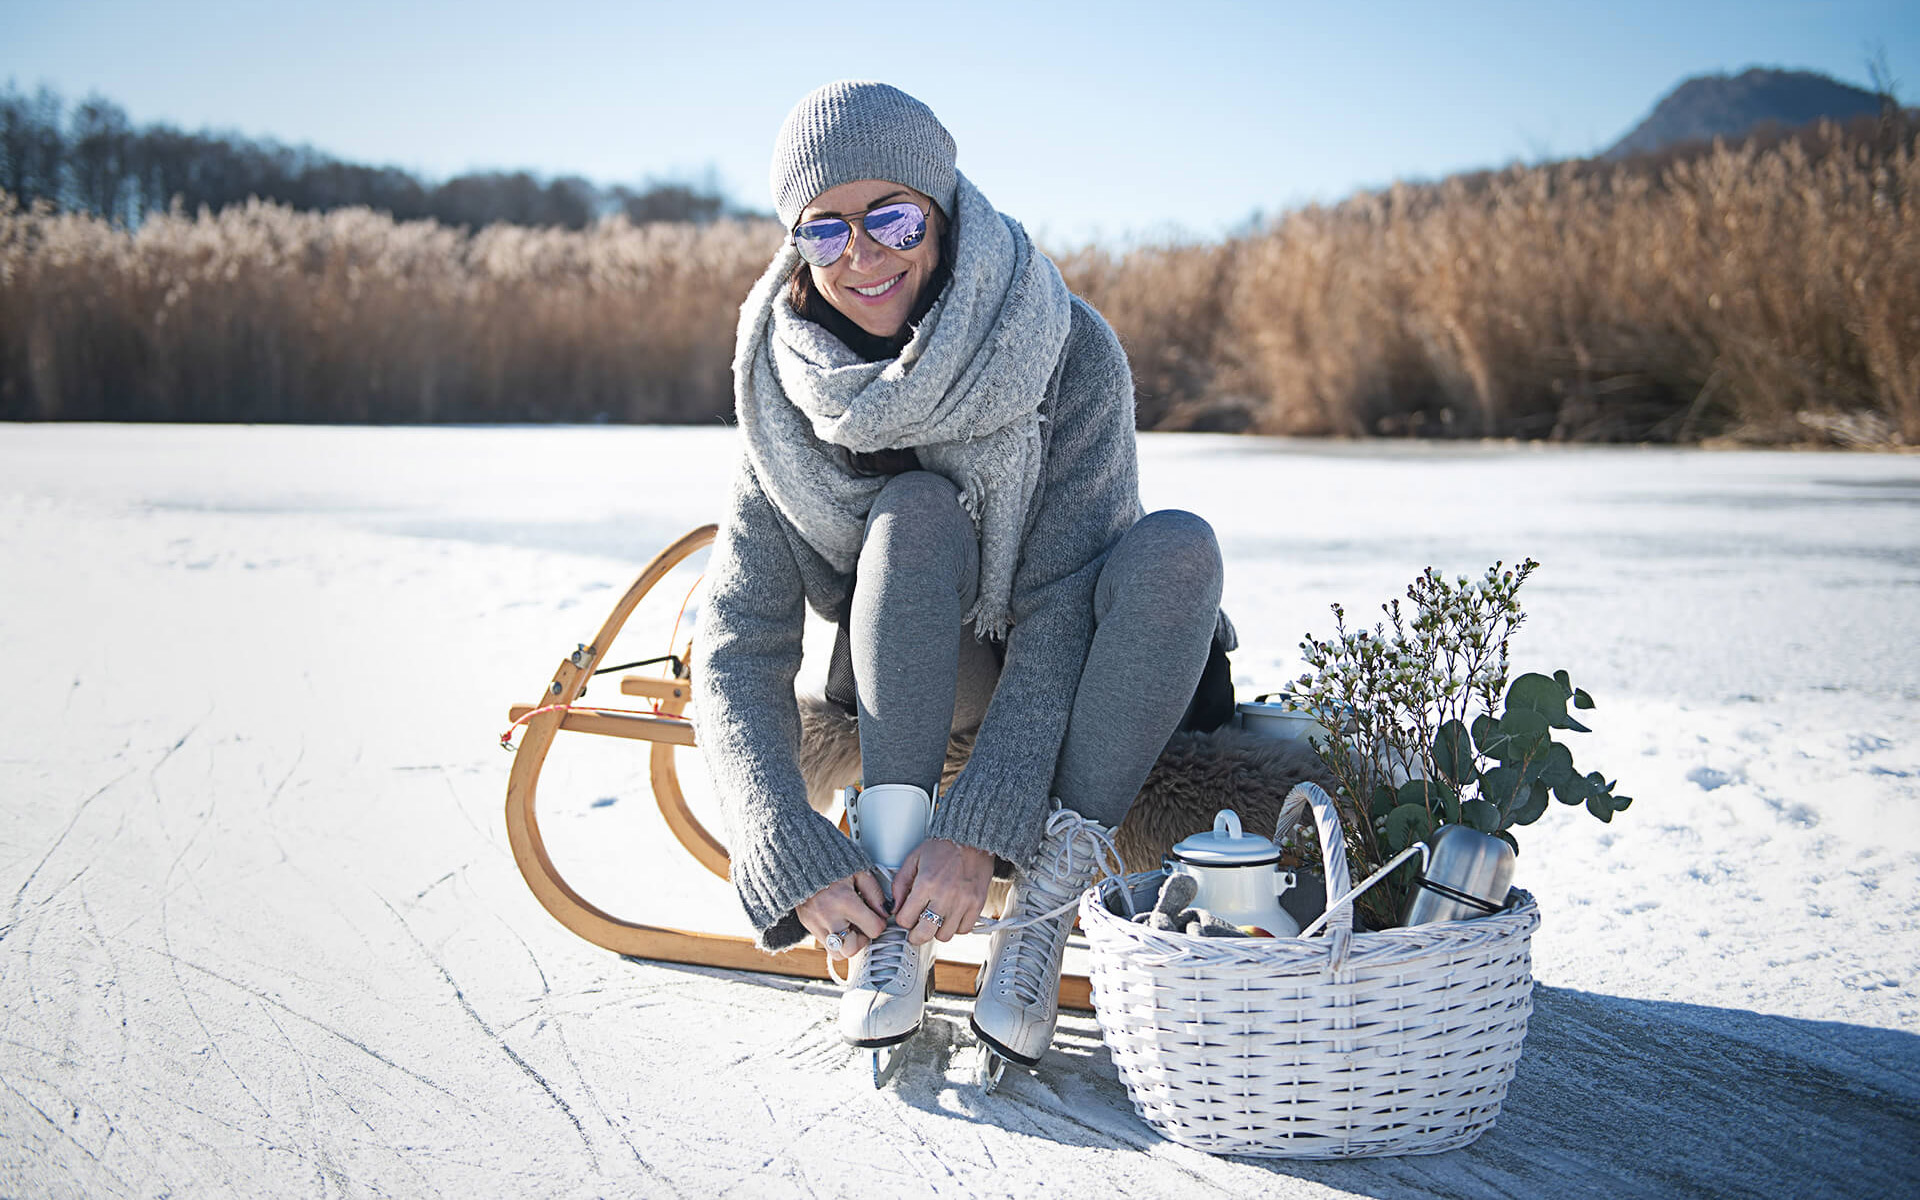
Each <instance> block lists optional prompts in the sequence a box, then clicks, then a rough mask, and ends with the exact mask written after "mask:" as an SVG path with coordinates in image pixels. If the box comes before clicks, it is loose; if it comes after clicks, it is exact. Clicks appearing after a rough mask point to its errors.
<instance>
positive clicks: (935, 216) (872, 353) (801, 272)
mask: <svg viewBox="0 0 1920 1200" xmlns="http://www.w3.org/2000/svg"><path fill="white" fill-rule="evenodd" d="M927 219H928V220H929V221H931V222H933V225H934V228H935V229H936V230H937V231H938V236H939V239H940V263H939V265H938V266H936V267H934V269H933V274H932V275H930V276H929V277H928V278H927V283H926V286H925V287H923V288H921V289H920V295H919V296H918V297H917V298H916V299H915V300H914V303H913V311H912V312H910V313H908V314H907V319H906V322H905V323H904V324H903V325H902V326H901V327H900V332H898V333H896V334H895V335H894V336H892V337H890V338H883V337H877V336H875V335H874V334H871V333H868V332H867V331H866V330H864V329H862V328H860V326H858V325H856V324H854V322H853V318H852V317H849V316H848V315H847V314H845V313H843V312H841V311H840V310H839V309H837V308H835V307H834V306H833V304H832V303H831V302H830V301H828V299H827V298H826V297H825V296H822V295H821V294H820V290H819V289H818V288H816V287H814V286H813V271H812V270H811V269H810V268H809V267H808V266H807V264H806V263H804V262H803V263H801V264H800V265H799V266H798V267H797V268H795V269H794V272H793V275H792V276H791V277H790V278H789V279H788V280H787V302H788V303H789V304H791V305H793V311H794V312H797V313H799V314H800V315H801V316H803V317H805V318H806V319H807V320H809V321H812V322H813V323H814V324H815V325H818V326H820V327H821V328H823V329H825V330H826V331H827V332H828V333H831V334H832V335H833V336H835V337H837V338H839V339H840V340H841V341H842V342H844V343H846V346H847V348H848V349H849V350H852V351H853V352H854V353H855V354H858V355H859V356H860V357H861V358H864V359H866V360H867V361H868V362H879V361H880V360H881V359H886V358H894V357H896V356H897V355H899V353H900V351H901V349H902V348H904V347H905V346H906V344H907V341H908V339H910V338H911V337H912V336H913V326H914V324H915V323H916V322H918V321H919V320H920V319H921V318H922V317H924V316H926V315H927V310H929V309H931V308H932V307H933V302H934V301H935V300H938V299H939V298H940V293H941V292H943V291H945V290H946V288H947V281H948V280H949V279H951V278H953V248H954V233H953V222H951V221H949V220H947V218H946V214H944V213H942V212H941V211H940V206H939V205H937V204H936V205H934V206H933V211H932V212H931V213H929V214H928V217H927Z"/></svg>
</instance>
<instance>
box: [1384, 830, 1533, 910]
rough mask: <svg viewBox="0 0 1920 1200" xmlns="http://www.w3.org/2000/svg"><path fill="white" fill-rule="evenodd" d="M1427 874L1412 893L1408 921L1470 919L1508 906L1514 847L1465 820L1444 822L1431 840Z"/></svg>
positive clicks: (1408, 907)
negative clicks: (1473, 827) (1456, 822)
mask: <svg viewBox="0 0 1920 1200" xmlns="http://www.w3.org/2000/svg"><path fill="white" fill-rule="evenodd" d="M1429 846H1430V848H1431V850H1432V853H1431V854H1430V855H1428V858H1427V869H1426V873H1425V874H1423V875H1421V876H1420V881H1419V882H1418V883H1417V884H1415V885H1414V889H1413V894H1412V895H1411V896H1409V897H1408V898H1407V915H1406V920H1404V921H1402V922H1401V924H1403V925H1428V924H1431V923H1433V922H1435V921H1465V920H1469V919H1471V918H1473V917H1484V916H1488V915H1489V914H1492V913H1497V912H1499V911H1500V910H1501V909H1502V908H1504V907H1506V903H1507V889H1508V887H1509V886H1511V885H1512V883H1513V847H1512V846H1509V845H1507V844H1506V842H1504V841H1502V840H1501V839H1499V838H1497V837H1494V836H1493V835H1492V834H1487V833H1481V832H1480V831H1479V830H1477V829H1470V828H1468V827H1467V826H1465V825H1442V826H1441V827H1440V830H1439V832H1438V833H1435V834H1434V835H1433V840H1432V842H1430V843H1429Z"/></svg>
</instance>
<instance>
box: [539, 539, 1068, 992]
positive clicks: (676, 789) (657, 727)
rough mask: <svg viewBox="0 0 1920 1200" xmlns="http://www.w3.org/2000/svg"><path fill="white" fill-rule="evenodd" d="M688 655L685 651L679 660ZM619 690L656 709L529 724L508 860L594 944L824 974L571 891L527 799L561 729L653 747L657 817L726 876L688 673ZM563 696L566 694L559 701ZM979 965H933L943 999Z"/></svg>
mask: <svg viewBox="0 0 1920 1200" xmlns="http://www.w3.org/2000/svg"><path fill="white" fill-rule="evenodd" d="M716 532H717V528H716V527H715V526H713V525H703V526H701V527H700V528H698V529H696V530H694V531H693V532H691V533H688V534H686V535H685V536H683V537H681V538H680V539H678V540H677V541H675V542H674V543H673V544H672V545H670V546H668V547H667V548H666V549H665V550H662V551H661V552H660V553H659V555H657V556H656V557H655V558H654V560H653V561H652V562H650V563H648V564H647V566H646V568H645V569H643V570H642V571H641V572H640V576H639V578H637V579H636V580H634V582H633V586H632V587H630V588H628V589H627V591H626V594H625V595H623V596H622V597H621V598H620V601H619V603H618V604H616V605H614V609H613V612H612V613H611V614H610V615H609V616H608V617H607V620H606V623H605V624H604V625H602V626H601V628H600V632H599V633H598V634H597V635H596V636H595V637H594V640H593V641H592V642H591V643H589V644H587V645H585V646H582V647H581V649H580V650H579V651H577V652H576V653H574V654H573V655H571V656H569V657H568V658H565V659H563V660H561V663H560V666H559V667H558V669H556V670H555V671H554V675H553V680H552V682H551V683H550V684H549V685H548V688H547V690H546V692H544V693H542V701H541V704H537V705H536V704H518V705H514V706H513V707H512V708H511V709H510V710H509V717H508V719H510V720H513V721H516V722H517V721H519V720H520V719H521V718H522V717H525V716H526V715H527V714H529V713H531V712H534V711H535V710H536V709H537V708H540V707H543V706H544V705H546V704H554V703H562V702H571V701H578V700H579V699H580V697H581V696H582V695H583V694H584V693H585V691H586V685H587V683H588V682H590V681H591V680H592V678H593V672H594V671H595V669H597V668H598V667H599V665H600V660H601V658H602V656H603V655H604V654H605V653H606V649H607V647H608V646H610V645H612V643H613V639H614V637H615V635H617V634H618V633H619V632H620V628H621V626H623V625H624V624H626V621H627V618H628V617H630V616H632V615H633V611H634V609H635V608H636V607H638V606H639V603H640V601H641V599H642V598H643V597H644V596H645V595H646V594H647V593H648V592H649V591H651V590H652V589H653V587H654V586H655V585H656V584H658V583H659V582H660V581H661V580H662V579H664V578H666V576H667V575H668V574H669V573H671V572H672V571H673V569H674V568H675V567H677V566H679V565H680V564H681V563H682V562H684V561H685V560H686V559H687V558H689V557H691V556H692V555H693V554H694V553H696V552H697V551H699V550H701V549H704V548H705V547H706V546H708V545H710V544H711V543H712V542H713V539H714V535H715V533H716ZM687 658H688V655H686V654H683V655H682V656H681V661H682V662H685V661H686V660H687ZM620 690H621V692H622V693H623V694H625V695H629V696H643V697H646V698H648V699H651V700H653V701H655V702H656V703H657V705H658V708H659V711H660V715H658V716H656V715H654V714H651V713H625V712H617V711H609V710H605V709H594V708H584V707H583V708H570V709H564V710H563V709H554V710H552V711H549V712H543V713H540V714H539V715H538V716H535V717H533V718H532V719H531V720H529V721H527V724H526V731H525V733H524V735H523V736H522V738H521V741H520V748H519V750H518V751H517V752H516V753H515V754H514V758H513V769H512V771H511V772H510V773H509V775H508V778H507V813H506V816H507V841H508V842H509V844H511V845H512V847H513V859H514V862H515V864H516V865H517V866H518V867H519V868H520V874H521V877H522V878H524V879H525V880H526V881H527V887H528V888H529V889H531V890H532V892H533V894H534V897H535V898H536V899H537V900H539V901H540V904H541V906H542V907H543V908H545V909H546V910H547V912H548V913H550V914H552V916H553V918H554V919H555V920H557V921H559V922H560V924H562V925H564V926H565V927H566V928H568V929H570V930H572V931H573V932H574V933H576V934H578V935H580V936H581V937H583V938H585V939H586V940H587V941H589V942H592V943H593V944H594V945H596V946H600V947H602V948H604V949H607V950H611V951H613V952H614V953H616V954H624V955H628V956H630V957H633V958H645V959H652V960H654V961H656V962H676V963H687V964H689V965H694V966H706V967H720V968H723V969H727V970H736V971H757V972H761V973H765V974H772V975H786V976H793V977H797V978H802V979H828V978H830V976H829V975H828V972H827V952H826V951H825V950H822V949H820V948H818V947H814V946H807V947H801V948H798V949H795V950H791V951H788V952H787V953H784V954H768V953H766V952H765V951H763V950H761V949H760V948H759V947H758V946H756V945H754V943H753V939H751V938H745V937H737V936H734V935H731V934H720V933H701V932H697V931H694V930H687V929H674V928H670V927H668V926H664V925H647V924H642V923H640V922H637V921H628V920H624V919H622V918H620V917H616V916H614V915H613V914H611V913H608V912H606V911H604V910H603V909H601V908H599V907H597V906H596V905H594V904H593V903H592V902H591V901H589V900H588V899H587V898H586V897H584V896H582V895H581V894H580V893H579V892H577V891H575V890H574V889H573V887H572V886H571V885H570V884H568V883H567V881H566V879H565V878H564V877H563V876H562V875H561V874H560V871H559V869H558V868H557V867H555V865H554V863H553V859H552V858H551V857H550V856H549V855H548V854H547V847H546V843H545V842H544V841H543V840H542V839H541V837H540V822H539V819H538V818H537V817H536V816H535V814H534V796H535V790H536V786H537V784H538V783H539V778H540V768H541V767H542V766H543V765H544V764H545V763H546V758H547V751H548V750H549V749H551V748H552V746H553V739H554V737H555V736H556V735H557V734H559V733H560V731H562V730H567V731H570V732H576V733H594V734H600V735H603V736H608V737H619V738H629V739H633V740H637V741H647V742H652V743H653V753H652V758H651V762H650V764H649V774H648V780H649V783H650V785H651V786H652V788H653V794H654V800H655V801H656V802H657V803H658V804H659V806H660V815H661V816H662V817H663V818H664V819H665V820H666V822H667V827H668V828H669V829H671V830H672V831H673V835H674V837H675V838H677V839H678V840H679V842H680V844H681V845H682V846H683V847H685V849H686V850H687V852H688V853H689V854H691V855H693V857H694V859H695V860H696V861H698V862H699V863H700V864H701V865H702V866H704V867H706V868H707V869H708V870H710V871H712V872H713V873H714V874H716V875H718V876H720V877H721V878H722V879H725V878H726V877H727V865H728V856H727V848H726V846H725V845H723V844H722V843H721V842H720V840H719V839H718V838H716V837H714V836H713V834H712V833H710V832H709V831H708V830H707V828H706V827H705V826H704V825H702V824H701V823H700V820H699V818H698V817H696V816H694V814H693V812H692V810H691V809H690V808H688V806H687V801H686V796H685V794H684V793H683V792H682V791H681V788H680V781H679V776H678V775H677V773H676V769H675V765H674V759H675V755H676V753H677V752H678V750H679V748H680V747H682V746H692V745H694V744H695V743H694V732H693V726H692V725H691V724H689V723H687V722H685V721H681V720H675V719H673V718H675V717H677V716H678V715H679V714H680V713H682V712H683V711H685V709H686V706H687V701H688V699H690V696H691V688H690V686H689V681H688V680H687V678H686V677H684V676H681V677H679V678H674V679H659V678H650V677H647V676H639V675H630V676H626V677H624V678H622V679H621V681H620ZM562 698H565V700H564V701H563V699H562ZM978 971H979V967H978V964H975V963H971V962H965V961H960V960H954V959H942V960H938V961H936V962H935V963H934V969H933V981H934V987H935V989H936V990H938V991H941V992H944V993H946V994H948V995H958V996H971V995H973V994H974V982H975V979H976V977H977V974H978ZM1060 1006H1061V1007H1062V1008H1071V1009H1078V1010H1081V1011H1090V1010H1091V1009H1092V1007H1093V999H1092V991H1091V988H1090V985H1089V984H1088V982H1087V979H1086V977H1085V976H1083V975H1063V976H1062V977H1061V979H1060Z"/></svg>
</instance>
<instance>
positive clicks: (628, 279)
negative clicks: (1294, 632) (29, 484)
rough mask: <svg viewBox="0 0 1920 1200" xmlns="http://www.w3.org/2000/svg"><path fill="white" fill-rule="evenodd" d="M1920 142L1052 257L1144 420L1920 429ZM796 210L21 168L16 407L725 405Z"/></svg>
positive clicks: (1476, 191) (395, 416)
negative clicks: (541, 212)
mask: <svg viewBox="0 0 1920 1200" xmlns="http://www.w3.org/2000/svg"><path fill="white" fill-rule="evenodd" d="M1915 137H1916V130H1915V127H1914V126H1913V124H1912V123H1911V122H1902V123H1898V124H1896V125H1893V126H1888V125H1886V124H1885V123H1881V124H1877V125H1876V124H1872V123H1869V125H1865V126H1859V127H1848V128H1840V127H1836V126H1822V127H1820V128H1817V129H1814V130H1810V131H1807V132H1805V133H1804V134H1803V135H1800V136H1795V137H1792V138H1785V139H1773V140H1765V139H1762V140H1756V141H1752V142H1748V143H1744V144H1740V145H1731V146H1729V145H1717V146H1712V147H1707V148H1702V149H1699V150H1697V151H1696V152H1690V153H1688V154H1681V155H1676V156H1671V157H1669V158H1667V159H1665V160H1661V161H1659V162H1657V163H1654V164H1651V165H1649V164H1647V163H1635V162H1628V163H1624V164H1614V163H1596V162H1590V161H1582V162H1570V163H1561V164H1555V165H1549V166H1540V167H1516V168H1512V169H1510V170H1506V171H1499V172H1491V173H1477V174H1472V175H1463V176H1458V177H1455V178H1452V179H1448V180H1444V181H1442V182H1440V183H1437V184H1429V185H1417V186H1416V185H1401V186H1396V187H1393V188H1391V189H1388V190H1385V191H1381V192H1374V193H1365V194H1361V195H1357V196H1354V197H1352V198H1351V199H1348V200H1346V201H1343V202H1341V203H1339V204H1334V205H1325V206H1313V207H1308V208H1305V209H1300V210H1297V211H1294V212H1291V213H1288V214H1287V215H1285V216H1283V217H1281V218H1279V219H1277V220H1275V221H1274V222H1272V223H1271V224H1269V225H1268V226H1267V227H1265V228H1262V229H1260V230H1257V231H1254V232H1250V233H1248V234H1245V235H1243V236H1238V237H1234V238H1230V239H1226V240H1223V241H1217V242H1207V243H1197V244H1184V245H1167V246H1154V247H1143V248H1138V249H1134V250H1130V251H1127V252H1125V253H1114V252H1110V251H1104V250H1099V249H1093V250H1088V251H1085V252H1081V253H1077V254H1073V255H1067V256H1062V257H1061V258H1060V264H1061V268H1062V270H1063V272H1064V273H1065V275H1066V277H1067V282H1068V284H1069V286H1071V287H1072V288H1073V289H1074V290H1075V291H1076V292H1078V293H1080V294H1081V295H1084V296H1086V297H1087V298H1088V299H1089V300H1091V301H1092V302H1093V303H1094V305H1095V306H1096V307H1098V308H1099V309H1100V310H1101V311H1102V312H1103V313H1105V314H1106V316H1107V317H1108V319H1109V320H1110V321H1112V323H1113V325H1114V327H1115V329H1116V330H1117V331H1118V332H1119V334H1120V337H1121V340H1122V342H1123V343H1124V344H1125V346H1126V348H1127V352H1128V355H1129V358H1130V360H1131V362H1132V364H1133V369H1134V377H1135V384H1136V389H1137V394H1138V404H1139V419H1140V422H1141V424H1142V425H1143V426H1145V427H1149V428H1162V429H1219V430H1251V431H1255V432H1267V433H1285V434H1299V435H1329V434H1330V435H1342V436H1369V435H1379V434H1387V435H1419V436H1440V437H1472V436H1499V437H1520V438H1548V439H1558V440H1586V441H1625V440H1653V441H1681V442H1686V441H1698V440H1702V439H1707V438H1714V437H1731V438H1736V439H1740V440H1745V441H1751V442H1762V443H1765V442H1825V443H1829V444H1842V445H1894V444H1900V443H1904V444H1906V445H1920V222H1917V221H1916V215H1917V214H1920V209H1917V208H1916V205H1920V158H1917V157H1916V144H1915ZM780 237H781V231H780V230H779V229H778V228H777V227H776V226H775V225H774V224H773V222H771V221H746V220H733V219H722V220H718V221H714V222H712V223H710V224H707V225H694V224H690V223H677V224H650V225H644V226H642V225H636V224H635V223H633V222H632V221H630V220H628V219H627V218H626V217H625V216H623V215H621V216H615V217H612V218H609V219H605V220H601V221H597V222H595V223H593V224H591V225H589V226H588V227H586V228H585V229H582V230H578V231H572V230H567V229H561V228H549V229H526V228H520V227H515V226H510V225H506V224H494V225H490V226H487V227H485V228H482V229H477V230H475V229H462V228H457V227H450V226H448V225H446V224H443V223H439V222H436V221H399V220H395V219H393V218H392V217H390V216H388V215H385V214H382V213H376V212H373V211H370V210H368V209H366V208H349V209H340V210H335V211H332V212H327V213H302V212H296V211H294V210H293V209H291V208H289V207H286V206H284V205H274V204H265V203H251V204H248V205H244V206H239V207H229V208H227V209H225V210H223V211H208V212H204V213H201V214H198V215H193V216H189V215H187V214H186V213H185V212H183V211H175V212H171V213H160V214H157V215H153V216H150V217H149V218H148V219H147V220H145V221H144V222H142V223H140V224H139V225H138V226H137V227H134V228H128V227H126V226H124V225H116V224H113V223H111V222H109V221H107V220H104V219H101V218H99V217H95V216H90V215H85V214H82V213H77V212H57V211H53V210H51V209H49V208H47V207H45V206H41V207H38V208H29V207H26V206H23V205H21V204H19V203H18V202H16V201H14V200H12V199H0V418H9V419H27V420H35V419H38V420H97V419H112V420H167V421H198V420H212V421H315V422H341V421H345V422H364V421H375V422H426V421H526V420H536V421H551V420H558V421H597V420H612V421H681V422H685V421H701V422H704V421H713V420H721V419H725V418H726V417H727V416H729V415H730V413H731V409H732V400H731V386H730V378H729V363H730V355H731V348H732V340H733V331H734V322H735V317H736V313H737V309H738V306H739V303H740V301H741V299H742V298H743V297H744V295H745V293H746V291H747V289H748V287H749V286H750V284H751V283H752V281H753V279H754V278H755V277H756V276H757V275H758V273H759V272H760V271H761V270H762V269H763V268H764V266H765V264H766V262H767V261H768V258H769V257H770V256H771V254H772V252H773V250H774V248H775V247H776V246H777V245H778V244H779V240H780Z"/></svg>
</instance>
